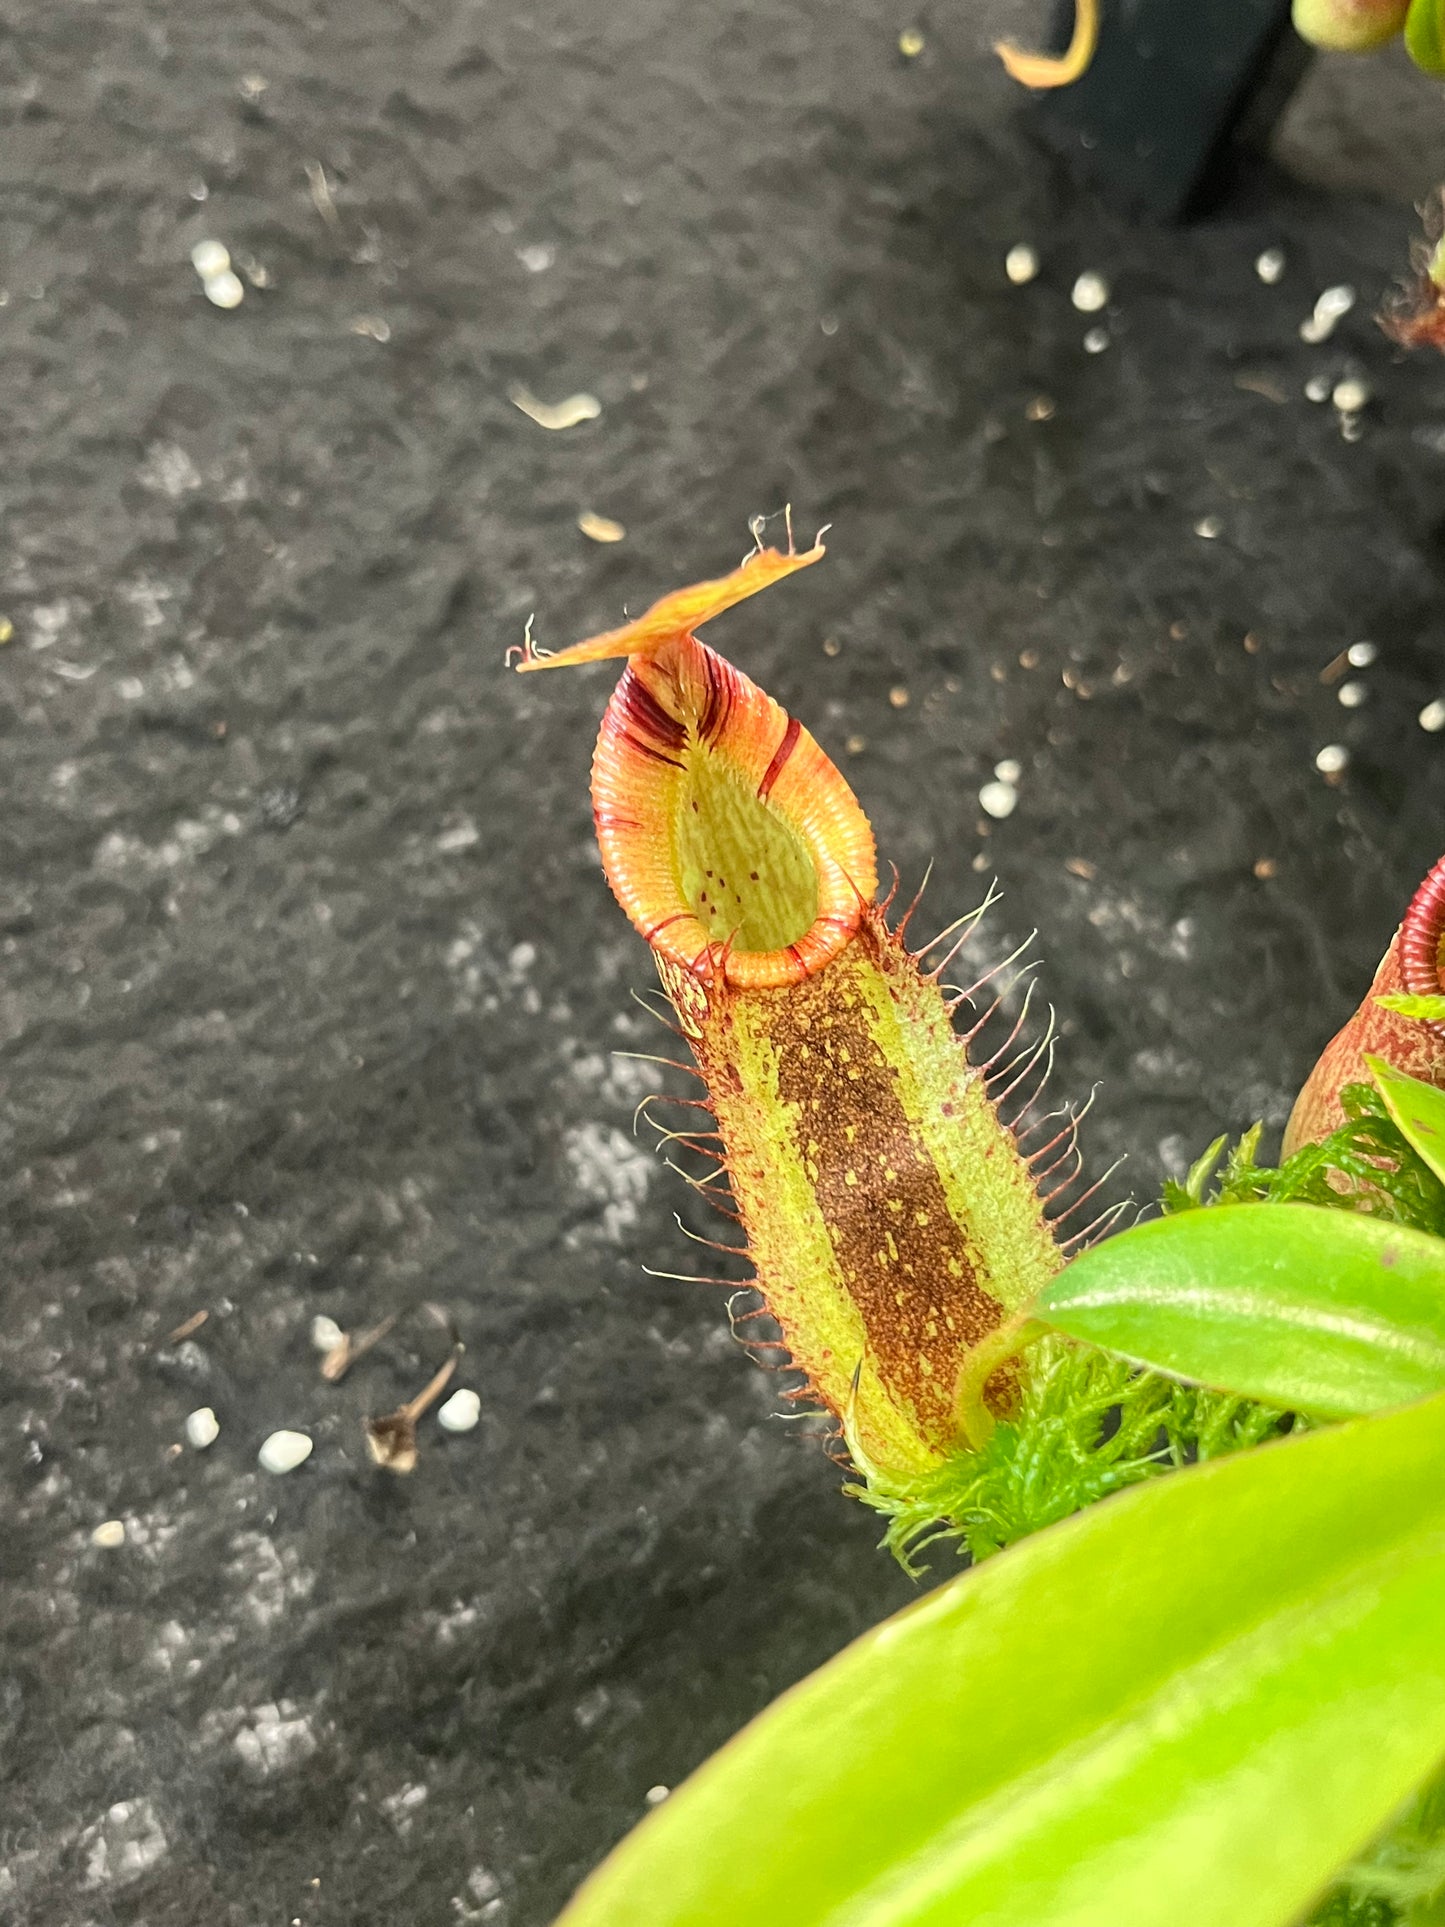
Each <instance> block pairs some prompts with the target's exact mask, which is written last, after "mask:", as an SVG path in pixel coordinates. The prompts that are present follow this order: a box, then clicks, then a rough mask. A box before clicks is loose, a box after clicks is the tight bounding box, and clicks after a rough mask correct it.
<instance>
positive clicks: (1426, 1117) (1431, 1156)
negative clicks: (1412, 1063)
mask: <svg viewBox="0 0 1445 1927" xmlns="http://www.w3.org/2000/svg"><path fill="white" fill-rule="evenodd" d="M1365 1062H1366V1063H1367V1064H1368V1065H1369V1067H1370V1075H1371V1077H1373V1078H1374V1080H1375V1082H1376V1084H1377V1085H1378V1086H1379V1089H1380V1095H1381V1097H1383V1098H1384V1100H1385V1108H1386V1110H1387V1111H1388V1112H1389V1113H1390V1115H1391V1117H1392V1118H1394V1120H1395V1122H1396V1123H1397V1124H1398V1125H1399V1127H1400V1130H1401V1132H1402V1133H1403V1135H1404V1137H1405V1138H1406V1140H1407V1141H1408V1143H1409V1144H1410V1146H1411V1148H1412V1149H1413V1150H1416V1151H1418V1152H1419V1153H1420V1156H1421V1157H1422V1158H1424V1160H1425V1162H1426V1163H1427V1164H1428V1165H1429V1167H1430V1169H1431V1170H1432V1171H1433V1172H1434V1173H1435V1175H1436V1177H1437V1178H1440V1179H1442V1180H1445V1091H1441V1090H1437V1089H1436V1087H1435V1086H1434V1085H1433V1084H1426V1083H1425V1082H1423V1080H1422V1079H1420V1078H1418V1077H1407V1076H1406V1075H1405V1073H1404V1071H1397V1070H1396V1069H1395V1067H1394V1065H1393V1064H1387V1063H1386V1062H1385V1060H1384V1059H1383V1058H1382V1057H1368V1056H1367V1057H1366V1059H1365Z"/></svg>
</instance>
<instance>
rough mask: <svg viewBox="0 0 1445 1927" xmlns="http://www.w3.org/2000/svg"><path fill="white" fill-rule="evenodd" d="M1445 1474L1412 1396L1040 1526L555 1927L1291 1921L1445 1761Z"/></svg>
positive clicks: (819, 1678)
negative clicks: (1394, 1406)
mask: <svg viewBox="0 0 1445 1927" xmlns="http://www.w3.org/2000/svg"><path fill="white" fill-rule="evenodd" d="M1193 1215H1194V1214H1190V1216H1191V1217H1192V1216H1193ZM1198 1215H1199V1216H1200V1217H1201V1218H1208V1217H1209V1216H1211V1215H1212V1214H1211V1213H1208V1212H1202V1213H1200V1214H1198ZM1442 1463H1445V1399H1432V1400H1430V1401H1429V1402H1428V1403H1425V1404H1421V1405H1416V1406H1411V1407H1408V1408H1407V1409H1405V1410H1403V1411H1398V1412H1390V1413H1386V1414H1384V1415H1382V1416H1379V1417H1376V1418H1372V1419H1366V1420H1362V1421H1360V1422H1359V1423H1357V1424H1355V1425H1350V1426H1340V1427H1337V1428H1331V1429H1329V1430H1326V1431H1321V1432H1316V1433H1312V1434H1307V1435H1305V1436H1303V1437H1301V1438H1297V1439H1287V1440H1285V1441H1283V1442H1282V1443H1280V1444H1277V1445H1269V1446H1263V1447H1261V1448H1260V1449H1259V1450H1258V1451H1255V1452H1250V1453H1246V1454H1243V1455H1241V1456H1240V1457H1238V1458H1231V1459H1224V1460H1221V1461H1218V1462H1216V1463H1214V1464H1210V1465H1203V1466H1197V1467H1194V1468H1192V1469H1190V1470H1188V1471H1185V1472H1181V1473H1179V1474H1177V1475H1176V1476H1175V1477H1173V1478H1170V1479H1167V1480H1160V1481H1159V1482H1158V1483H1157V1484H1154V1485H1147V1486H1142V1487H1137V1488H1136V1489H1135V1490H1134V1491H1132V1492H1130V1493H1127V1494H1125V1495H1123V1496H1122V1497H1119V1498H1115V1499H1111V1500H1108V1501H1107V1502H1106V1503H1104V1504H1103V1505H1099V1506H1095V1507H1092V1508H1091V1509H1090V1510H1089V1511H1087V1512H1084V1513H1080V1514H1079V1515H1078V1516H1077V1517H1075V1518H1073V1519H1070V1520H1067V1521H1066V1522H1065V1523H1064V1524H1062V1525H1059V1526H1054V1527H1051V1528H1050V1529H1049V1530H1047V1531H1045V1532H1041V1533H1039V1534H1037V1535H1036V1536H1035V1537H1033V1538H1031V1539H1028V1540H1026V1541H1025V1542H1024V1543H1023V1544H1022V1545H1020V1546H1017V1547H1015V1548H1014V1549H1013V1550H1012V1551H1009V1552H1005V1553H1001V1554H1000V1555H999V1556H998V1557H997V1558H996V1559H991V1560H989V1561H988V1562H987V1563H986V1564H985V1565H983V1566H980V1567H978V1568H977V1569H976V1570H975V1571H973V1572H970V1573H967V1574H965V1575H964V1576H963V1578H961V1579H958V1580H955V1581H953V1582H952V1583H951V1584H949V1585H946V1586H942V1587H940V1588H939V1589H938V1591H936V1592H934V1593H932V1594H930V1595H929V1596H928V1597H927V1598H925V1599H923V1600H922V1601H920V1602H919V1604H917V1605H916V1606H913V1607H911V1608H910V1609H909V1610H907V1611H906V1612H903V1613H900V1614H899V1615H898V1616H897V1617H896V1618H894V1619H891V1620H888V1621H887V1622H885V1623H884V1624H883V1625H882V1626H879V1627H877V1628H876V1629H875V1630H874V1631H873V1632H871V1633H869V1634H867V1635H865V1637H864V1638H862V1639H860V1640H858V1641H856V1642H855V1643H854V1644H853V1645H852V1646H850V1647H849V1648H848V1649H847V1650H846V1651H845V1652H844V1653H842V1654H841V1655H840V1656H839V1657H838V1658H837V1659H835V1660H834V1661H832V1663H831V1664H830V1665H828V1666H825V1667H824V1668H823V1669H822V1670H821V1671H820V1672H818V1673H815V1674H814V1675H813V1676H812V1677H811V1678H810V1679H808V1680H805V1681H804V1682H803V1684H802V1685H801V1686H798V1687H796V1688H794V1690H793V1691H792V1692H790V1693H787V1694H785V1695H784V1697H783V1698H782V1699H781V1700H779V1701H778V1702H777V1703H776V1704H775V1705H774V1706H772V1707H771V1708H770V1709H769V1710H768V1711H767V1712H766V1713H764V1714H763V1715H762V1716H761V1717H760V1718H759V1719H757V1720H755V1721H754V1722H753V1724H752V1725H751V1726H749V1727H748V1728H746V1729H745V1731H744V1732H743V1733H742V1734H740V1735H739V1737H738V1738H737V1739H735V1740H734V1741H733V1742H732V1743H731V1744H730V1745H729V1746H727V1747H725V1748H724V1749H723V1750H722V1752H721V1753H719V1754H717V1755H716V1756H715V1757H714V1758H713V1759H712V1760H711V1761H710V1762H709V1763H708V1764H707V1765H706V1766H704V1767H703V1768H702V1769H701V1771H700V1772H698V1773H697V1774H695V1775H694V1776H693V1778H692V1779H691V1780H689V1781H688V1782H687V1783H686V1784H685V1785H684V1786H683V1787H682V1788H681V1789H680V1790H679V1791H678V1792H676V1793H674V1794H673V1796H672V1797H671V1799H669V1800H668V1801H667V1802H666V1803H665V1804H664V1805H663V1806H661V1807H659V1808H658V1809H657V1810H656V1812H655V1813H653V1814H652V1815H650V1816H649V1817H648V1819H647V1820H645V1821H644V1823H643V1824H642V1825H641V1827H639V1828H638V1829H637V1831H636V1832H634V1833H633V1834H632V1835H631V1836H630V1837H629V1838H628V1839H627V1840H626V1841H624V1842H623V1844H622V1845H621V1847H619V1848H618V1850H617V1851H616V1852H615V1853H614V1854H613V1855H612V1857H611V1858H610V1859H609V1860H608V1861H607V1862H606V1863H605V1864H604V1865H603V1867H602V1868H601V1869H600V1870H599V1871H598V1872H597V1873H596V1874H594V1875H593V1877H592V1879H591V1880H590V1881H588V1883H587V1884H586V1885H585V1886H584V1887H583V1889H582V1891H581V1893H580V1894H579V1895H578V1896H577V1898H576V1899H575V1900H574V1902H573V1903H572V1906H571V1907H570V1908H569V1909H568V1910H567V1912H566V1913H565V1914H564V1915H563V1917H562V1923H561V1927H641V1924H642V1923H645V1924H646V1927H984V1923H987V1927H1184V1924H1185V1923H1187V1927H1289V1923H1292V1922H1295V1921H1297V1920H1298V1919H1299V1918H1300V1917H1301V1916H1302V1914H1303V1913H1304V1912H1305V1911H1306V1910H1307V1908H1308V1907H1309V1905H1310V1904H1311V1902H1312V1901H1314V1900H1315V1899H1316V1898H1317V1897H1319V1896H1320V1895H1321V1894H1322V1893H1323V1891H1324V1890H1325V1888H1326V1887H1327V1886H1328V1885H1329V1883H1330V1881H1331V1878H1332V1877H1333V1876H1334V1875H1335V1874H1336V1873H1337V1872H1338V1871H1339V1869H1340V1868H1341V1867H1342V1866H1343V1865H1344V1863H1345V1862H1346V1861H1347V1860H1349V1859H1350V1858H1351V1857H1352V1856H1353V1855H1354V1854H1356V1853H1357V1852H1358V1851H1359V1850H1360V1849H1361V1848H1362V1847H1363V1846H1364V1845H1365V1844H1366V1843H1367V1842H1369V1841H1370V1840H1371V1839H1372V1838H1373V1837H1374V1836H1375V1835H1376V1834H1377V1833H1378V1832H1379V1830H1380V1829H1381V1827H1382V1826H1383V1825H1384V1823H1385V1822H1386V1821H1387V1820H1388V1819H1389V1817H1390V1815H1391V1814H1392V1813H1393V1812H1394V1811H1395V1810H1396V1809H1397V1808H1398V1807H1399V1806H1400V1804H1401V1803H1402V1802H1403V1801H1404V1800H1405V1799H1406V1798H1407V1797H1408V1796H1409V1794H1410V1793H1411V1791H1412V1790H1413V1789H1414V1788H1415V1787H1416V1786H1418V1785H1419V1784H1420V1783H1421V1782H1422V1781H1423V1780H1424V1779H1425V1778H1426V1776H1427V1775H1428V1774H1429V1773H1430V1772H1431V1770H1432V1769H1433V1767H1434V1766H1435V1765H1436V1763H1437V1761H1438V1760H1439V1759H1440V1758H1441V1757H1442V1754H1445V1479H1442V1478H1441V1477H1440V1467H1441V1464H1442ZM705 1663H706V1660H705V1656H704V1655H701V1654H700V1655H699V1664H705Z"/></svg>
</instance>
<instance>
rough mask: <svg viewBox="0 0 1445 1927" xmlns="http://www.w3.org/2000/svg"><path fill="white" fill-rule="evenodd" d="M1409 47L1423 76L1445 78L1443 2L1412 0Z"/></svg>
mask: <svg viewBox="0 0 1445 1927" xmlns="http://www.w3.org/2000/svg"><path fill="white" fill-rule="evenodd" d="M1405 46H1406V49H1407V51H1408V52H1409V55H1410V58H1411V60H1413V61H1414V63H1415V65H1416V66H1417V67H1418V68H1419V69H1420V70H1421V72H1422V73H1427V74H1434V75H1435V77H1436V78H1437V79H1439V78H1441V77H1442V76H1445V5H1442V0H1410V11H1409V12H1408V13H1407V14H1406V15H1405Z"/></svg>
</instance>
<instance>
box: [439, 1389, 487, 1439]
mask: <svg viewBox="0 0 1445 1927" xmlns="http://www.w3.org/2000/svg"><path fill="white" fill-rule="evenodd" d="M481 1416H482V1401H481V1400H480V1398H478V1396H477V1394H476V1393H475V1392H474V1391H472V1390H471V1389H470V1388H469V1387H467V1386H463V1388H462V1389H461V1390H460V1391H459V1392H453V1393H452V1395H451V1397H450V1398H449V1399H448V1400H447V1401H446V1403H445V1405H443V1406H442V1407H441V1409H440V1411H439V1412H438V1413H437V1424H438V1425H440V1427H441V1428H442V1430H443V1431H444V1432H474V1431H475V1430H476V1429H477V1421H478V1420H479V1419H480V1418H481Z"/></svg>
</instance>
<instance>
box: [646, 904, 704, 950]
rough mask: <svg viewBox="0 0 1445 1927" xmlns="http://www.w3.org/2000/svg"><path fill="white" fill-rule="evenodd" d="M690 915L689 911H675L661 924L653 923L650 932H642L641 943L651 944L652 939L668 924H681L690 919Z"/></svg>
mask: <svg viewBox="0 0 1445 1927" xmlns="http://www.w3.org/2000/svg"><path fill="white" fill-rule="evenodd" d="M691 915H692V912H691V910H675V911H674V912H673V913H672V915H671V916H670V917H664V918H663V919H662V921H661V923H655V924H653V926H652V928H651V929H650V930H644V931H643V932H642V940H643V942H644V943H651V942H652V940H653V938H654V937H655V936H658V935H659V934H660V933H661V932H662V931H664V930H666V929H667V928H668V926H669V925H670V924H674V923H683V922H685V921H686V920H687V919H688V918H689V917H691Z"/></svg>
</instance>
